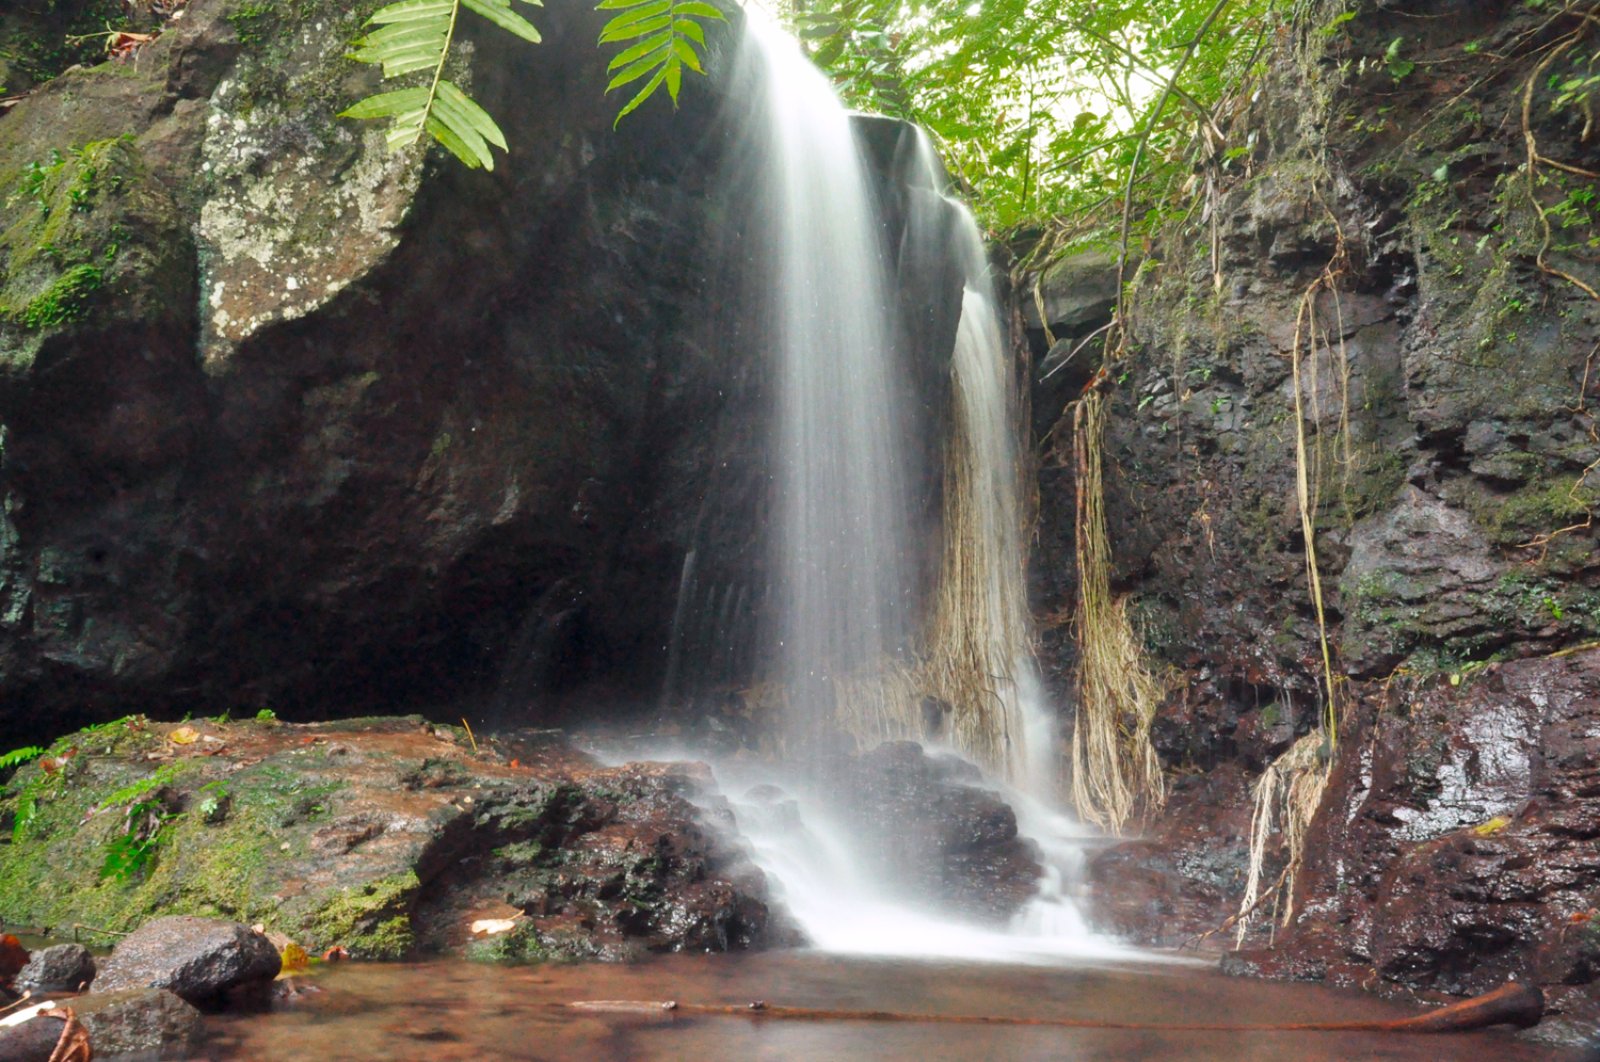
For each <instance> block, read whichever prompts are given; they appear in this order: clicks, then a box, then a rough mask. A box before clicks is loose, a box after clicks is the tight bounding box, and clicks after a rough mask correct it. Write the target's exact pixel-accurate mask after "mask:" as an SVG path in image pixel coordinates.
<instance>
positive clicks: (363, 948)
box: [307, 871, 421, 959]
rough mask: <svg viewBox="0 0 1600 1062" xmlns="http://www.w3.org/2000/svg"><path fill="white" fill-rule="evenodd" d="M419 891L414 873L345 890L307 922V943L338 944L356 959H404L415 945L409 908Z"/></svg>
mask: <svg viewBox="0 0 1600 1062" xmlns="http://www.w3.org/2000/svg"><path fill="white" fill-rule="evenodd" d="M420 887H421V884H420V882H418V880H417V875H416V874H415V872H412V871H407V872H406V873H404V874H401V875H398V876H396V877H393V878H388V879H386V880H383V881H375V882H372V883H370V884H368V885H366V886H364V887H361V888H358V889H351V890H346V891H345V892H343V893H340V894H339V895H337V896H335V897H333V899H331V900H330V901H329V902H328V903H327V904H325V905H324V906H323V907H322V908H321V909H320V910H318V911H317V912H316V914H314V915H312V916H311V918H310V919H309V920H308V921H307V931H308V943H310V944H311V945H312V946H313V947H316V948H323V947H331V946H333V945H335V944H342V945H343V946H344V947H345V948H346V949H348V950H349V952H350V954H351V955H354V956H356V957H358V958H369V959H400V958H404V957H405V955H406V954H407V953H408V952H410V950H411V948H412V946H413V944H414V943H415V938H414V936H413V934H412V931H411V917H410V907H411V903H412V901H413V900H414V899H415V898H416V894H417V891H418V889H419V888H420Z"/></svg>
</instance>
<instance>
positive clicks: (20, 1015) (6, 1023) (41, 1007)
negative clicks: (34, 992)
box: [0, 999, 56, 1029]
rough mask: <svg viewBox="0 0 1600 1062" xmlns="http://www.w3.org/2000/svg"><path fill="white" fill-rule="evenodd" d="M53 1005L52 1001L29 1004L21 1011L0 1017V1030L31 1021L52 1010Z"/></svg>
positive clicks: (54, 1003) (54, 1002)
mask: <svg viewBox="0 0 1600 1062" xmlns="http://www.w3.org/2000/svg"><path fill="white" fill-rule="evenodd" d="M55 1005H56V1001H55V1000H53V999H47V1000H45V1001H44V1002H43V1003H30V1004H29V1005H28V1006H26V1007H23V1008H22V1009H21V1010H17V1011H12V1012H11V1013H10V1014H7V1015H5V1016H4V1017H0V1029H8V1028H10V1027H11V1026H13V1025H21V1024H22V1023H23V1022H26V1021H32V1020H33V1019H34V1018H37V1017H38V1016H39V1015H41V1014H43V1013H44V1012H45V1011H47V1010H54V1009H55Z"/></svg>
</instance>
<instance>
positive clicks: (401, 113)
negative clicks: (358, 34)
mask: <svg viewBox="0 0 1600 1062" xmlns="http://www.w3.org/2000/svg"><path fill="white" fill-rule="evenodd" d="M516 2H517V3H523V4H530V5H538V4H540V3H541V0H516ZM511 5H512V0H400V2H399V3H393V4H389V5H387V6H385V7H381V8H379V9H378V10H377V11H375V12H373V15H372V18H371V19H369V20H368V23H367V24H368V26H375V27H377V28H376V29H372V30H371V31H370V32H368V33H367V35H366V36H365V37H362V38H361V39H359V40H357V41H356V42H355V50H354V51H352V52H351V53H350V58H351V59H354V60H356V61H357V62H362V63H374V64H377V65H380V66H382V67H383V77H384V80H385V81H388V80H390V79H393V78H397V77H404V76H405V75H407V74H413V73H416V72H418V71H430V72H431V77H430V78H429V79H428V83H427V84H426V85H425V86H424V85H419V86H415V87H412V88H403V89H394V90H392V91H389V92H380V93H377V94H376V95H372V96H368V97H367V98H366V99H364V100H361V101H360V102H359V103H357V104H355V105H354V106H352V107H349V108H347V109H346V110H345V111H344V112H343V113H342V114H341V115H340V117H343V118H365V119H371V118H387V119H389V129H388V132H387V133H386V134H385V140H386V141H387V142H388V144H389V148H390V149H391V150H396V151H397V150H399V149H401V148H404V147H409V146H410V145H412V144H415V143H416V142H417V141H418V140H420V139H422V136H423V134H424V133H426V134H427V135H429V136H431V137H433V139H434V140H436V141H438V142H439V143H440V144H441V145H443V146H444V147H445V148H446V149H448V150H449V151H450V153H451V154H453V155H454V156H455V157H456V158H458V159H460V160H461V161H462V162H464V163H465V164H466V165H467V166H468V167H470V168H472V169H479V168H482V169H486V170H492V169H494V154H493V152H491V151H490V150H489V148H490V146H491V145H493V146H494V147H498V148H499V149H500V150H502V151H504V150H506V138H505V134H504V133H502V132H501V131H500V127H499V126H498V125H496V124H495V122H494V119H493V118H491V117H489V113H488V112H487V111H485V110H484V109H483V108H482V107H480V106H478V104H477V103H476V102H474V101H473V99H472V98H471V97H470V96H468V95H467V94H466V93H465V92H462V91H461V89H459V88H457V87H456V86H455V85H454V84H453V83H451V82H450V81H448V80H446V79H445V77H444V64H445V60H446V59H448V58H449V56H450V46H451V45H452V44H453V43H454V42H455V35H456V27H457V24H458V22H459V19H460V15H461V9H462V8H463V7H465V8H466V9H467V10H469V11H473V12H476V13H477V14H479V15H481V16H483V17H484V18H485V19H488V20H489V21H490V22H493V23H494V24H495V25H496V26H499V27H500V28H501V29H503V30H505V31H506V32H508V33H511V34H514V35H515V36H517V37H521V38H522V39H523V40H525V41H529V42H532V43H534V44H537V43H539V31H538V30H537V29H535V28H534V27H533V24H532V23H531V22H529V21H528V20H527V19H525V18H523V17H522V16H521V15H519V14H517V13H516V11H514V10H513V9H512V6H511Z"/></svg>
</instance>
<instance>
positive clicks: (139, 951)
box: [96, 915, 282, 1005]
mask: <svg viewBox="0 0 1600 1062" xmlns="http://www.w3.org/2000/svg"><path fill="white" fill-rule="evenodd" d="M281 966H282V963H281V961H280V960H279V958H278V949H277V948H275V947H273V946H272V942H271V941H270V940H268V939H267V938H266V936H265V935H263V934H261V933H257V932H256V931H255V930H253V929H251V928H250V927H249V926H243V925H240V924H239V923H237V922H221V921H217V920H215V919H210V918H195V917H193V916H187V915H174V916H172V917H169V918H158V919H156V920H155V921H153V922H146V923H145V924H144V925H142V926H140V927H139V928H138V929H136V930H134V931H133V932H132V933H130V934H129V935H128V936H126V937H124V938H122V940H121V942H119V943H118V944H117V946H116V949H115V950H114V951H112V953H111V957H110V958H108V959H106V960H105V962H104V963H102V964H101V969H100V976H99V977H98V978H97V979H96V988H98V989H99V990H100V991H101V992H115V991H117V990H119V989H131V988H164V989H166V990H167V991H169V992H172V993H173V994H175V995H178V996H181V997H182V998H183V999H185V1000H187V1001H189V1002H190V1003H194V1004H197V1005H210V1004H215V1003H218V1002H221V1001H222V1000H223V999H224V998H225V997H226V996H228V995H229V994H231V993H234V992H245V991H250V990H251V989H255V988H260V987H261V986H263V985H264V984H266V983H267V982H269V981H271V980H272V979H273V978H274V977H277V976H278V971H279V969H280V968H281Z"/></svg>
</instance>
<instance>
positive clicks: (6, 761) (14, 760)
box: [0, 745, 44, 771]
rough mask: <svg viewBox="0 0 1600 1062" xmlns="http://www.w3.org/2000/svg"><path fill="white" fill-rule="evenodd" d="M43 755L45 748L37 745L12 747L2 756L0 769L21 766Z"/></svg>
mask: <svg viewBox="0 0 1600 1062" xmlns="http://www.w3.org/2000/svg"><path fill="white" fill-rule="evenodd" d="M43 755H44V749H42V748H40V747H39V746H37V745H24V746H23V747H22V748H20V749H12V750H11V751H10V752H8V753H6V754H5V755H3V756H0V771H3V770H5V769H6V768H7V767H19V766H21V765H22V764H24V763H27V762H28V761H29V760H36V759H38V758H39V757H40V756H43Z"/></svg>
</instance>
